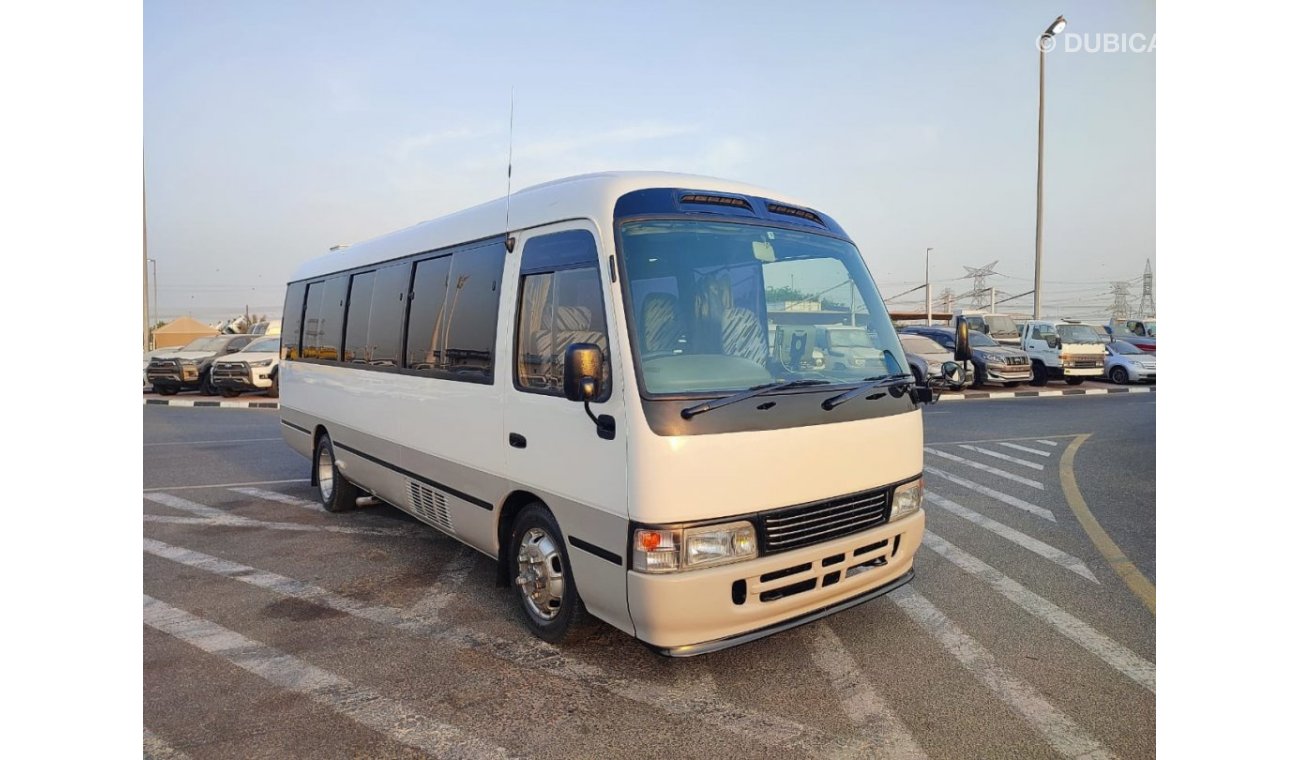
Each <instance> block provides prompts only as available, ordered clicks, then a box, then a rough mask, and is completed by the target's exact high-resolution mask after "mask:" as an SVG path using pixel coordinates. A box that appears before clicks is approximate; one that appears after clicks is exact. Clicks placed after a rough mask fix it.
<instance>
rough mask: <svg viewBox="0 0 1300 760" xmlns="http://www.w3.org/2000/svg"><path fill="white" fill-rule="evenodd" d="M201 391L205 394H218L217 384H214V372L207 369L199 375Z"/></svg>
mask: <svg viewBox="0 0 1300 760" xmlns="http://www.w3.org/2000/svg"><path fill="white" fill-rule="evenodd" d="M199 393H202V394H203V395H204V396H215V395H217V386H215V385H213V384H212V372H211V371H207V372H204V373H203V374H202V375H200V376H199Z"/></svg>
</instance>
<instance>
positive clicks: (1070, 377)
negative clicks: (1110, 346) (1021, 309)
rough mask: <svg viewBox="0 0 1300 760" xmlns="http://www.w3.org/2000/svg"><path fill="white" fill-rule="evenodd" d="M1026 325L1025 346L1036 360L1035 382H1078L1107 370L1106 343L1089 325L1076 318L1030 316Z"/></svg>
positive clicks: (1070, 383) (1033, 361) (1037, 383)
mask: <svg viewBox="0 0 1300 760" xmlns="http://www.w3.org/2000/svg"><path fill="white" fill-rule="evenodd" d="M1023 329H1024V334H1023V336H1022V337H1023V341H1024V344H1023V346H1022V348H1023V349H1024V350H1025V352H1026V353H1028V354H1029V359H1030V361H1031V362H1032V363H1033V370H1034V378H1033V380H1031V381H1030V383H1032V384H1033V385H1046V384H1047V381H1048V380H1065V382H1066V384H1068V385H1079V384H1080V383H1082V382H1083V381H1084V380H1086V379H1088V378H1090V377H1101V376H1102V374H1103V373H1104V372H1105V371H1106V370H1105V364H1106V344H1105V342H1104V341H1103V340H1102V339H1101V337H1100V336H1099V335H1098V334H1097V332H1096V331H1095V330H1094V329H1093V328H1092V327H1091V326H1090V325H1086V324H1084V323H1082V322H1080V321H1078V320H1074V319H1031V320H1028V321H1026V322H1025V323H1024V326H1023Z"/></svg>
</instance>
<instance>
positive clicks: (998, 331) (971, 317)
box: [948, 309, 1020, 348]
mask: <svg viewBox="0 0 1300 760" xmlns="http://www.w3.org/2000/svg"><path fill="white" fill-rule="evenodd" d="M958 317H965V318H966V324H968V325H970V329H972V330H978V331H979V332H982V333H984V334H985V335H987V336H989V337H990V338H992V339H993V340H995V341H997V342H998V343H1001V344H1002V345H1004V346H1014V347H1017V348H1019V347H1020V330H1019V328H1018V327H1016V322H1015V320H1014V319H1012V318H1011V317H1010V316H1008V315H1006V314H994V313H991V312H987V311H970V310H963V309H956V310H954V311H953V313H952V319H950V320H948V326H949V327H956V326H957V318H958Z"/></svg>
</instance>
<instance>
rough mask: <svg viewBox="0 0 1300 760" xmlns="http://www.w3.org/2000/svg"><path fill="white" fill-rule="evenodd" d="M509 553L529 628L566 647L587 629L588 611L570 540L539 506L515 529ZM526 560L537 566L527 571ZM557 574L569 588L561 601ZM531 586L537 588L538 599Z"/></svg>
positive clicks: (528, 508) (514, 584)
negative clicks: (567, 545) (584, 624)
mask: <svg viewBox="0 0 1300 760" xmlns="http://www.w3.org/2000/svg"><path fill="white" fill-rule="evenodd" d="M507 550H508V551H509V552H510V553H509V554H508V555H507V562H508V563H509V564H508V567H509V573H510V574H509V579H510V585H511V587H513V588H514V595H515V601H516V602H517V603H518V605H519V611H520V615H521V617H522V618H523V621H524V625H525V626H527V627H528V630H530V631H532V632H533V635H534V636H536V637H537V638H539V639H541V640H543V641H549V642H550V643H552V644H558V643H560V642H561V641H564V640H565V639H566V638H568V637H569V635H570V634H572V633H573V632H574V631H575V630H576V629H577V628H578V627H579V626H580V625H581V623H582V621H583V618H584V617H586V608H585V607H584V606H583V604H582V599H581V598H580V597H579V596H578V587H577V584H575V583H574V580H573V569H572V566H571V565H570V564H569V552H568V550H567V549H566V548H565V545H564V534H563V533H561V532H560V526H559V525H558V524H556V522H555V518H554V517H553V516H551V513H550V511H549V510H547V509H546V507H545V506H543V505H542V504H541V503H539V502H533V503H532V504H529V505H528V506H526V507H524V508H523V510H522V511H520V513H519V515H518V516H517V517H516V518H515V522H514V525H512V526H511V528H510V543H509V545H508V549H507ZM521 554H524V555H526V556H529V555H531V556H532V557H533V558H534V559H535V560H537V561H534V562H529V563H528V564H527V567H526V568H523V569H521V567H520V555H521ZM556 565H559V567H558V568H557V567H556ZM557 574H558V579H559V580H560V581H561V582H562V584H563V589H562V590H561V591H560V594H559V598H558V599H557V598H556V596H555V594H554V592H555V590H556V589H555V580H556V579H557V578H556V576H557ZM548 578H549V580H548ZM536 584H540V585H536ZM526 586H531V587H532V589H533V592H536V595H534V593H532V592H530V591H529V590H527V589H526V588H525V587H526Z"/></svg>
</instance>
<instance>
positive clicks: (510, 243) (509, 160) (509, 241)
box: [506, 87, 515, 253]
mask: <svg viewBox="0 0 1300 760" xmlns="http://www.w3.org/2000/svg"><path fill="white" fill-rule="evenodd" d="M508 139H509V147H507V148H506V236H507V237H506V252H507V253H513V252H514V250H515V239H514V238H512V237H509V235H510V180H511V175H513V174H514V160H515V88H514V87H511V88H510V136H509V138H508Z"/></svg>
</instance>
